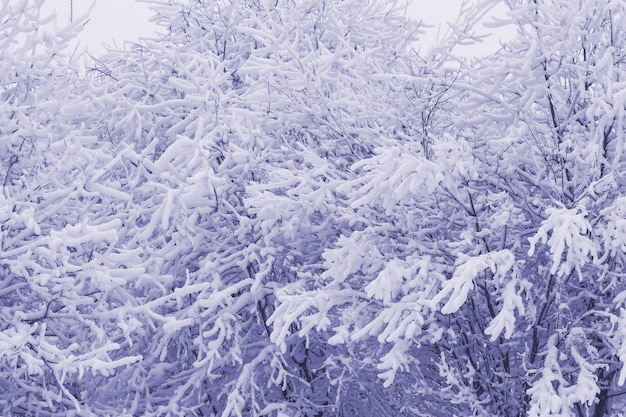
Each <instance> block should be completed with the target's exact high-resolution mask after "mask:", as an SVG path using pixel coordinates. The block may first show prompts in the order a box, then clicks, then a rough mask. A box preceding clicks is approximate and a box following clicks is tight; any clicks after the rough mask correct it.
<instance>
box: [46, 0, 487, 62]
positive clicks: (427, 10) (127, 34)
mask: <svg viewBox="0 0 626 417" xmlns="http://www.w3.org/2000/svg"><path fill="white" fill-rule="evenodd" d="M461 2H462V0H436V1H433V0H411V3H410V9H409V15H410V16H411V17H413V18H416V19H418V20H422V21H423V22H425V23H428V24H430V25H432V26H433V27H432V28H431V29H428V31H427V34H426V35H425V36H424V43H425V45H431V44H432V43H433V42H434V40H435V38H436V35H437V33H439V32H441V31H444V30H445V29H446V27H447V24H446V23H447V22H449V21H453V20H455V18H456V16H457V15H458V12H459V9H460V7H461ZM70 6H72V7H70ZM45 8H46V10H45V11H46V12H48V11H53V10H54V11H56V14H57V19H58V22H59V24H64V23H67V22H68V21H69V20H70V16H71V14H72V13H71V10H73V16H74V19H77V18H78V17H79V16H80V15H81V14H85V13H89V15H90V21H89V23H88V24H87V26H86V27H85V29H84V31H83V33H82V34H81V37H80V40H81V44H82V46H83V47H84V48H85V47H86V48H89V51H90V52H91V53H92V54H94V55H98V54H100V53H102V52H103V51H104V50H105V48H104V47H103V45H104V44H107V45H111V46H117V47H120V48H122V47H123V46H124V42H125V41H130V42H136V41H138V40H139V39H140V38H141V37H142V36H147V37H150V36H151V35H152V34H153V33H154V30H155V26H154V25H153V24H151V23H150V22H149V19H150V16H151V11H150V10H149V6H148V5H147V4H145V3H140V2H137V1H135V0H96V1H95V4H94V1H93V0H45ZM90 8H91V10H90ZM480 49H481V51H483V52H491V50H494V49H497V40H496V39H493V40H492V41H491V42H488V43H487V45H484V46H483V47H481V48H480Z"/></svg>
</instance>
